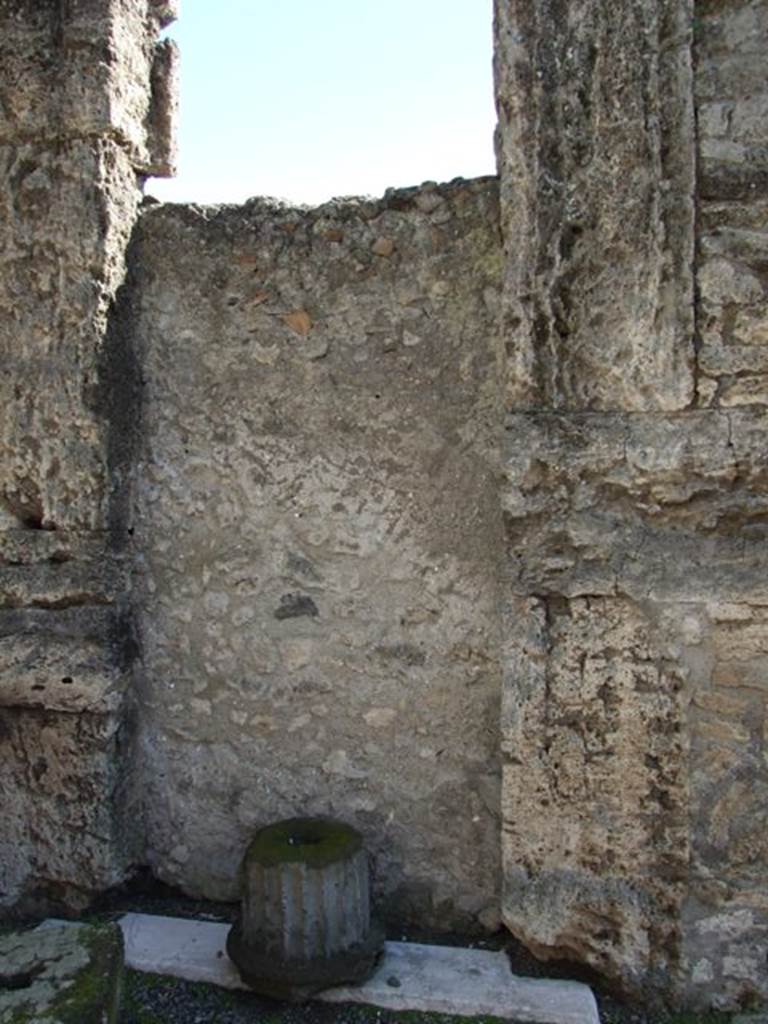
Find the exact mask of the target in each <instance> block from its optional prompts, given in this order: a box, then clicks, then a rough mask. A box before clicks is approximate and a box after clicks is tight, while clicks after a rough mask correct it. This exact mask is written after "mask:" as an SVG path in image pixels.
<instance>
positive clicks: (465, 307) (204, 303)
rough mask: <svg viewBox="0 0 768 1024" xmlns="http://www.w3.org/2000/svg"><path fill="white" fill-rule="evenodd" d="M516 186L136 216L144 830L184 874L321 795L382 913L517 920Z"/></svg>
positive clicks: (194, 885)
mask: <svg viewBox="0 0 768 1024" xmlns="http://www.w3.org/2000/svg"><path fill="white" fill-rule="evenodd" d="M497 210H498V207H497V186H496V182H495V180H494V179H480V180H478V181H473V182H457V183H453V184H452V185H450V186H425V187H423V188H420V189H404V190H393V191H392V192H389V193H387V195H386V196H385V197H384V199H383V200H370V201H369V200H364V201H359V202H358V201H349V202H338V201H335V202H332V203H329V204H326V205H325V206H322V207H319V208H317V209H314V210H306V209H290V208H286V207H282V206H279V205H270V204H269V203H267V202H263V201H254V202H251V203H248V204H246V205H245V206H244V207H242V208H240V209H237V210H236V209H232V208H228V209H220V210H207V211H204V210H201V209H199V208H186V207H148V208H147V210H146V212H145V213H144V214H143V216H142V219H141V223H140V229H139V233H138V238H137V246H136V249H135V253H134V258H135V266H134V271H135V276H134V277H133V287H134V289H135V290H134V298H133V300H132V301H133V306H134V309H135V310H136V314H137V315H136V317H135V319H134V322H133V323H134V337H133V342H132V343H133V345H134V347H135V349H136V350H137V352H139V353H141V358H142V362H143V367H144V371H143V372H144V376H145V379H146V401H145V410H144V428H143V429H144V439H143V444H142V447H141V450H140V452H139V459H140V463H141V470H140V475H139V481H138V490H137V505H136V510H135V520H136V524H137V534H136V542H137V544H138V546H139V548H140V550H141V551H142V560H141V563H140V564H138V565H137V572H136V588H135V591H134V593H135V596H136V600H137V605H138V606H139V607H140V608H141V624H142V635H143V648H144V662H143V673H144V678H145V679H146V684H145V688H144V696H145V704H144V707H145V711H146V717H145V720H144V724H143V740H144V749H145V752H146V757H145V767H146V783H145V788H146V794H147V808H148V824H149V848H148V849H149V858H150V863H151V864H152V867H153V869H154V870H155V871H156V872H157V873H158V875H159V876H160V877H162V878H164V879H166V880H168V881H171V882H173V883H174V884H176V885H180V886H182V887H184V889H185V890H186V891H188V892H193V893H196V894H199V895H205V896H208V897H217V898H227V899H229V898H234V897H236V878H237V871H236V868H237V863H238V861H239V858H240V856H241V854H242V851H243V849H244V846H245V844H246V843H247V841H248V839H249V837H250V835H251V834H252V832H253V830H254V828H256V827H257V826H258V825H260V824H263V823H266V822H268V821H271V820H275V819H279V818H280V817H284V816H290V815H292V814H298V813H322V814H333V815H337V816H340V817H342V818H344V819H345V820H349V821H351V822H352V823H353V824H355V825H356V826H358V827H359V828H360V829H361V830H362V832H363V833H364V835H365V837H366V844H367V845H368V846H369V848H370V849H371V851H372V853H373V855H374V857H375V861H376V872H375V877H376V885H377V898H378V899H379V900H380V901H381V906H382V907H383V908H384V909H385V910H386V911H387V912H388V913H389V914H390V915H392V916H394V917H397V916H399V917H400V919H401V920H402V919H407V918H411V919H413V920H417V919H420V920H421V921H422V923H424V922H427V921H429V922H430V923H431V924H432V925H433V926H434V927H454V928H456V927H478V922H479V921H480V920H481V919H482V920H489V919H494V920H498V899H499V897H498V892H499V884H500V869H499V842H498V819H499V808H498V799H499V782H498V775H499V761H498V706H499V697H500V680H499V669H498V655H497V642H498V632H497V631H498V618H497V600H496V573H497V554H498V551H499V550H500V542H501V535H500V519H499V509H498V494H497V490H496V488H497V482H498V475H497V468H498V448H497V441H498V434H497V430H498V424H499V422H500V420H499V404H498V393H497V374H496V365H497V363H496V360H497V351H496V331H495V316H496V310H497V308H498V290H499V271H500V264H501V253H500V250H499V244H498V235H497V231H496V225H497ZM169 253H173V257H172V258H170V257H169ZM180 837H182V838H180Z"/></svg>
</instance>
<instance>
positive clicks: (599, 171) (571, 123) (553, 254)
mask: <svg viewBox="0 0 768 1024" xmlns="http://www.w3.org/2000/svg"><path fill="white" fill-rule="evenodd" d="M691 26H692V6H691V2H690V0H686V2H684V3H681V2H679V0H659V2H653V3H648V2H645V0H632V2H624V3H605V2H603V0H580V2H578V3H569V4H564V3H562V2H560V0H545V2H535V3H532V2H530V0H498V2H497V3H496V65H495V66H496V94H497V108H498V111H499V127H498V132H497V150H498V160H499V170H500V174H501V197H502V223H503V230H504V237H505V252H506V272H505V293H504V298H503V304H504V321H503V333H504V338H505V343H506V346H507V356H508V369H507V403H508V406H509V407H510V408H515V409H525V408H534V409H535V408H542V407H544V408H554V409H560V410H567V409H573V410H583V409H632V410H642V409H665V410H672V409H681V408H685V407H686V406H687V405H688V404H689V403H690V402H691V399H692V397H693V390H694V389H693V375H692V366H693V351H694V350H693V275H692V260H693V193H694V180H693V167H694V159H693V156H694V154H693V107H692V101H691V76H692V72H691V57H690V42H691Z"/></svg>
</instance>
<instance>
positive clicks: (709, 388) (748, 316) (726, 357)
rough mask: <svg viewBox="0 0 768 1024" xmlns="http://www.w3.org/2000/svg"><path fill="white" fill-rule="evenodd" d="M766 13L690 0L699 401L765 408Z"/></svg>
mask: <svg viewBox="0 0 768 1024" xmlns="http://www.w3.org/2000/svg"><path fill="white" fill-rule="evenodd" d="M767 36H768V11H767V10H766V7H765V4H763V3H760V2H759V0H735V2H732V3H727V4H720V3H714V2H710V0H697V3H696V79H695V87H696V103H697V112H698V148H699V154H698V162H699V181H698V192H699V197H700V225H699V229H700V239H699V260H698V269H697V278H698V293H699V309H698V323H699V343H700V344H699V353H698V368H699V375H698V382H697V386H698V399H699V403H700V404H701V405H714V406H718V405H719V406H722V407H726V408H734V407H737V406H743V405H760V406H765V405H767V404H768V359H767V358H766V351H768V349H766V345H768V312H767V310H768V290H767V288H766V283H765V266H766V261H768V202H767V200H768V66H767V65H766V61H765V39H766V37H767Z"/></svg>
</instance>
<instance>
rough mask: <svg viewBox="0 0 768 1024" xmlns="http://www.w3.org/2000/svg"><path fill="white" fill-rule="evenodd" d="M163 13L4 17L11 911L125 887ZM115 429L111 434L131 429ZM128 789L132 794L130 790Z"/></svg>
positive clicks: (2, 693)
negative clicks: (131, 298)
mask: <svg viewBox="0 0 768 1024" xmlns="http://www.w3.org/2000/svg"><path fill="white" fill-rule="evenodd" d="M172 13H173V12H172V11H171V10H170V7H169V5H168V4H166V3H162V4H160V3H157V2H155V0H139V2H136V0H66V2H65V0H61V2H45V3H41V2H39V0H0V242H1V247H0V254H1V255H0V260H1V261H2V272H0V360H1V361H2V365H3V371H4V372H3V375H2V379H0V453H2V457H1V458H0V748H1V753H2V756H1V757H0V790H2V792H3V799H4V810H3V823H2V828H1V829H0V907H4V908H6V909H9V908H11V909H12V908H16V909H21V910H23V909H36V908H38V907H44V906H45V905H47V904H50V903H51V902H54V903H57V902H58V903H59V904H61V905H62V906H63V907H65V908H66V907H73V906H78V905H81V904H82V903H83V902H84V901H85V900H86V899H87V897H88V895H89V893H91V892H93V891H94V890H96V889H100V888H103V887H104V886H106V885H108V884H110V883H112V882H114V881H117V880H118V879H119V878H120V877H121V872H122V870H123V867H124V864H125V862H126V860H127V859H129V858H130V856H131V854H130V848H131V847H132V845H133V843H134V840H135V838H136V834H135V830H136V825H135V822H134V823H132V828H131V832H132V835H131V836H130V837H129V838H128V839H125V838H124V837H123V836H122V834H121V813H120V806H121V805H122V804H123V803H124V793H123V792H122V791H123V790H124V788H125V777H124V770H125V762H124V758H125V756H126V749H127V729H126V722H125V718H124V713H125V709H126V706H127V705H126V697H125V691H126V687H127V682H128V679H129V663H130V658H131V640H130V629H129V627H128V626H127V625H126V622H127V616H126V611H125V607H124V606H125V600H124V597H123V581H122V572H121V568H120V558H119V549H120V546H121V542H122V537H121V536H120V528H119V524H120V522H121V521H122V520H121V517H120V516H118V515H117V514H116V511H117V504H118V503H119V502H120V501H121V500H123V497H124V490H125V487H124V485H125V478H124V473H123V472H122V470H123V468H124V465H123V464H124V463H125V425H126V423H129V422H130V421H131V419H132V418H134V417H135V409H134V408H133V407H134V406H135V401H136V380H137V375H136V374H135V373H133V372H131V357H130V353H127V352H125V351H124V350H123V348H122V346H121V341H120V337H119V332H117V331H115V330H114V329H113V325H111V323H110V321H111V318H112V310H113V303H114V300H115V296H116V293H117V290H118V288H119V286H120V284H121V281H122V279H123V275H124V267H125V251H126V247H127V244H128V239H129V236H130V232H131V229H132V227H133V223H134V221H135V217H136V214H137V208H138V201H139V199H140V197H141V194H140V185H141V180H142V178H143V177H144V176H146V175H148V174H166V173H169V172H170V171H171V166H172V160H173V154H172V144H171V135H170V132H171V121H172V117H171V111H172V108H173V101H172V99H171V94H172V90H171V88H170V82H171V80H172V77H173V64H174V51H173V48H172V47H171V46H170V44H167V43H166V44H161V45H160V46H159V47H158V46H157V45H156V39H157V35H158V32H159V30H160V28H161V26H162V25H163V24H165V23H167V21H168V20H169V19H170V18H171V16H172ZM121 418H122V419H123V421H124V422H118V421H119V420H120V419H121ZM121 773H123V777H122V778H121Z"/></svg>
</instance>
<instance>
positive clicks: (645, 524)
mask: <svg viewBox="0 0 768 1024" xmlns="http://www.w3.org/2000/svg"><path fill="white" fill-rule="evenodd" d="M764 20H765V19H764V14H763V8H762V7H761V5H759V4H757V3H749V2H746V0H745V2H738V3H735V4H727V5H722V4H715V3H709V2H707V0H702V2H700V3H697V4H696V18H695V19H694V11H693V7H692V4H691V3H690V2H685V3H680V2H678V0H628V2H622V3H618V2H616V3H613V2H609V3H606V2H602V0H601V2H593V0H573V2H569V3H566V2H565V0H535V2H533V3H531V2H527V0H497V4H496V47H497V49H496V70H497V90H498V95H497V102H498V108H499V132H498V154H499V166H500V173H501V195H502V224H503V230H504V244H505V251H506V258H505V264H506V281H505V295H504V299H503V303H504V311H505V312H504V316H505V339H506V351H507V375H506V385H507V386H506V394H507V424H506V426H507V430H506V469H507V485H506V490H505V496H504V513H505V519H506V537H507V570H508V571H507V581H508V584H507V606H506V618H507V625H506V631H505V632H506V655H505V683H504V709H503V722H502V733H503V745H504V755H505V759H506V766H505V776H504V795H503V817H504V823H503V848H504V877H505V892H504V900H503V904H504V919H505V921H506V923H507V925H508V926H509V928H510V929H511V930H512V931H513V932H514V933H515V934H516V935H517V936H518V937H519V938H521V939H522V940H523V941H524V942H525V943H526V944H527V945H528V946H530V947H531V948H532V949H533V950H534V951H535V952H536V953H537V954H539V955H541V956H544V957H564V958H568V959H571V960H576V961H581V962H583V963H586V964H589V965H590V966H592V967H594V968H596V969H597V970H598V971H599V972H600V973H602V974H603V975H605V976H607V977H609V978H612V979H613V980H614V981H615V982H617V983H618V984H620V985H622V986H623V987H624V988H626V989H629V990H635V991H641V992H642V993H643V995H644V996H645V997H646V998H647V997H656V998H658V999H668V1000H671V1001H673V1002H678V1003H680V1002H686V1003H688V1004H690V1005H692V1006H711V1005H715V1006H719V1007H721V1008H726V1007H735V1006H739V1005H748V1004H749V1003H750V1001H755V1000H760V999H764V998H765V995H766V992H768V976H767V974H766V967H765V963H764V962H760V961H759V958H758V955H757V953H756V952H755V951H756V950H757V949H759V948H760V947H761V946H762V945H763V944H764V941H765V931H766V923H767V922H766V910H768V903H766V896H765V888H764V884H763V883H762V882H761V881H760V879H761V878H764V877H765V864H766V859H767V858H766V849H765V843H764V839H763V837H764V835H765V827H764V822H763V818H762V811H761V808H763V807H764V806H765V799H766V798H765V785H766V783H765V769H764V764H765V760H764V752H765V731H764V722H765V718H766V715H765V684H764V681H763V675H764V673H763V672H762V670H761V669H760V668H759V667H758V665H759V661H760V658H761V657H764V654H762V653H761V652H764V650H765V646H764V645H765V643H766V640H765V637H766V635H767V634H766V629H765V623H764V619H765V616H764V601H765V594H766V591H765V579H766V568H767V566H766V562H767V561H768V560H767V559H766V554H765V551H766V545H765V540H766V536H765V535H766V532H767V531H766V528H765V525H764V523H765V519H764V517H765V513H766V510H768V498H766V495H765V485H764V470H763V469H762V468H761V467H762V466H763V463H764V456H763V453H764V451H765V447H766V440H767V439H766V427H765V418H764V415H763V414H762V412H761V409H760V405H761V404H763V394H762V391H761V387H762V384H761V380H760V378H759V372H758V371H760V367H761V364H760V359H761V357H760V337H761V334H760V332H761V330H762V327H761V324H762V322H763V320H764V308H763V307H764V299H765V294H764V288H763V285H762V277H761V271H760V269H759V268H760V267H762V266H763V263H762V262H761V259H762V257H761V253H763V255H764V250H765V246H764V233H765V202H764V199H765V187H764V186H765V181H766V180H768V179H766V178H765V174H764V167H763V163H764V160H763V155H764V146H762V148H761V137H760V135H759V132H760V127H759V126H760V124H761V121H760V118H759V117H758V111H759V110H760V109H762V107H761V105H764V100H765V93H766V88H765V67H764V61H763V62H762V63H760V61H761V57H760V56H759V51H760V40H761V38H764V34H765V28H766V26H765V25H764V24H762V23H763V22H764ZM761 26H762V30H761ZM694 27H695V29H696V44H697V55H696V56H697V61H696V79H695V94H696V105H695V106H694V79H693V71H692V68H693V61H692V47H693V33H694ZM694 115H696V117H697V119H698V128H699V133H698V145H699V152H698V178H697V175H696V174H695V173H694V172H695V169H696V160H695V156H696V152H695V147H696V141H697V139H696V131H695V119H694ZM697 193H698V194H697ZM695 200H696V201H697V202H698V209H699V220H698V222H696V221H695V218H694V207H695V202H694V201H695ZM761 247H762V248H761ZM695 252H696V254H697V260H696V264H697V274H698V277H697V282H696V283H697V285H698V289H696V288H694V253H695ZM763 262H764V261H763ZM695 296H698V298H699V302H698V304H697V303H696V302H695V301H694V299H695ZM760 372H761V371H760ZM736 405H740V406H745V408H741V409H739V410H738V411H735V410H733V408H732V407H733V406H736ZM718 406H719V407H718Z"/></svg>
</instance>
